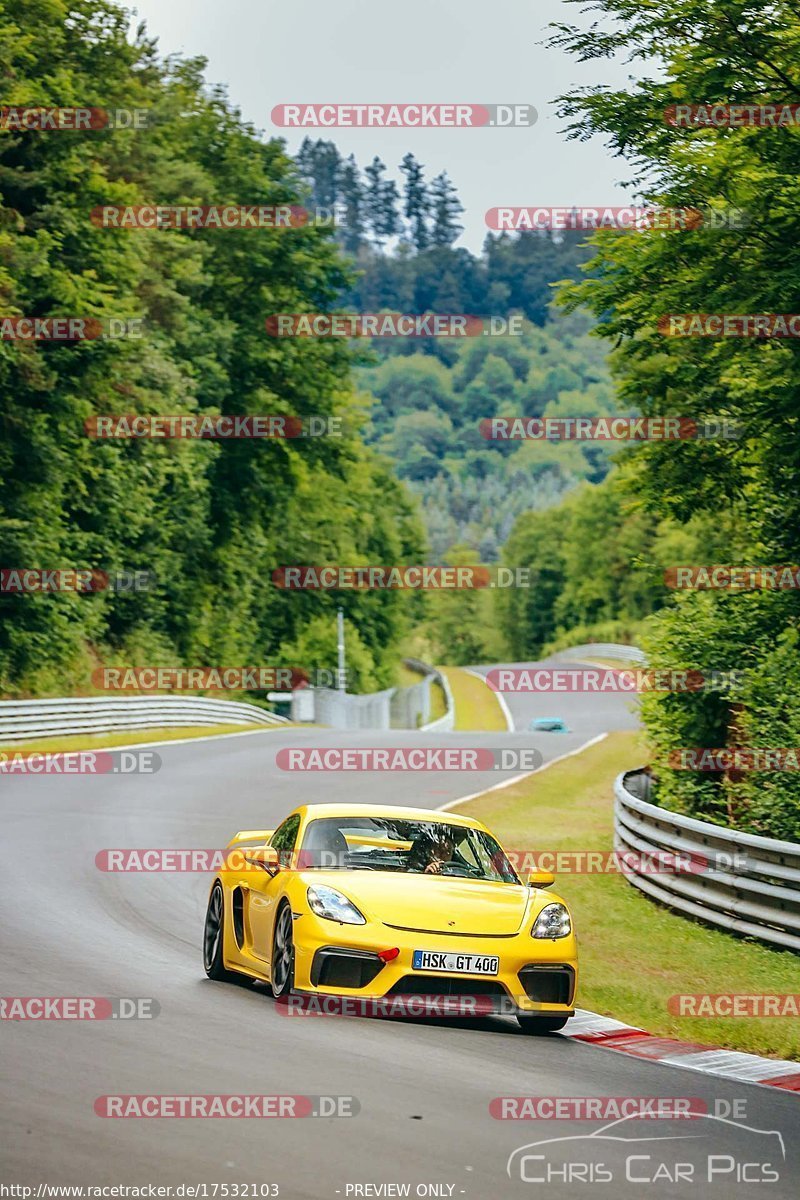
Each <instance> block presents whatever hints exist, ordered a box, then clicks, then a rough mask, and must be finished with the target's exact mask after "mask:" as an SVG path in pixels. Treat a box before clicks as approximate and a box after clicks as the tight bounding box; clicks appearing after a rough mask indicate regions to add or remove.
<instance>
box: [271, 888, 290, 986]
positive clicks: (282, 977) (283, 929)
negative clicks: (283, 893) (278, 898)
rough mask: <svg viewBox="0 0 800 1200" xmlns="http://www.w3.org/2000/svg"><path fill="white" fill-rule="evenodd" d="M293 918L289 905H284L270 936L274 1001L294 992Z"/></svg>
mask: <svg viewBox="0 0 800 1200" xmlns="http://www.w3.org/2000/svg"><path fill="white" fill-rule="evenodd" d="M293 927H294V917H293V916H292V910H291V907H290V905H288V904H284V906H283V908H282V909H281V911H280V912H279V913H278V918H277V920H276V922H275V929H274V931H273V934H272V958H271V959H270V966H269V981H270V986H271V988H272V994H273V996H274V997H275V999H276V1000H282V999H283V998H284V997H285V996H290V995H291V994H292V991H293V990H294V931H293Z"/></svg>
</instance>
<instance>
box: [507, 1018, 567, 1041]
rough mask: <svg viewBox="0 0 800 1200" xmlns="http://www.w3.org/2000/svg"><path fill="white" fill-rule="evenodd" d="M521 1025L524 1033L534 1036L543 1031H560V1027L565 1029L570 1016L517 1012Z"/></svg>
mask: <svg viewBox="0 0 800 1200" xmlns="http://www.w3.org/2000/svg"><path fill="white" fill-rule="evenodd" d="M517 1020H518V1021H519V1027H520V1029H521V1030H522V1032H523V1033H530V1034H533V1035H534V1036H538V1035H541V1034H543V1033H558V1031H559V1029H563V1028H564V1026H565V1025H566V1023H567V1021H568V1020H569V1017H532V1016H529V1015H528V1014H527V1013H517Z"/></svg>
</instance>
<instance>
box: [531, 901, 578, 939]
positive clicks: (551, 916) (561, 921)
mask: <svg viewBox="0 0 800 1200" xmlns="http://www.w3.org/2000/svg"><path fill="white" fill-rule="evenodd" d="M571 933H572V921H571V920H570V916H569V911H568V910H567V909H566V908H565V907H564V905H563V904H546V905H545V906H544V908H543V909H542V911H541V912H540V913H539V915H538V917H537V918H536V920H535V922H534V925H533V929H532V930H531V937H535V938H562V937H568V936H569V934H571Z"/></svg>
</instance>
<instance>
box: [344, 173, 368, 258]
mask: <svg viewBox="0 0 800 1200" xmlns="http://www.w3.org/2000/svg"><path fill="white" fill-rule="evenodd" d="M339 192H340V195H341V198H342V202H343V204H344V208H345V214H344V228H343V230H342V236H341V238H340V241H341V243H342V245H343V246H344V248H345V250H347V251H349V253H350V254H357V253H358V251H359V250H360V249H361V246H362V244H363V241H364V232H365V227H364V217H365V207H366V195H365V192H364V185H363V183H362V182H361V172H360V171H359V168H358V163H357V162H356V160H355V157H354V156H353V155H352V154H351V155H350V157H349V158H348V159H347V160H346V162H344V163H343V164H342V167H341V169H340V171H339Z"/></svg>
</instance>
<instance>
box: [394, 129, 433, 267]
mask: <svg viewBox="0 0 800 1200" xmlns="http://www.w3.org/2000/svg"><path fill="white" fill-rule="evenodd" d="M400 170H401V171H402V172H403V174H404V175H405V177H406V182H405V187H404V189H403V194H404V197H405V208H404V215H405V218H406V220H407V221H408V225H409V232H410V234H411V241H412V243H413V244H414V246H415V247H416V248H417V250H426V249H427V248H428V246H429V245H430V240H431V239H430V232H429V229H428V215H429V213H430V207H431V202H430V196H429V195H428V191H427V188H426V187H425V180H424V178H423V175H422V171H423V167H422V164H421V163H418V162H417V160H416V159H415V158H414V155H413V154H411V153H408V154H407V155H406V156H405V158H404V159H403V161H402V163H401V164H400Z"/></svg>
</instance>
